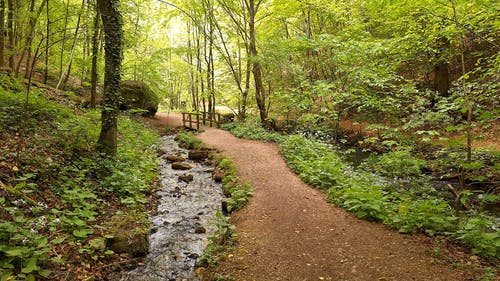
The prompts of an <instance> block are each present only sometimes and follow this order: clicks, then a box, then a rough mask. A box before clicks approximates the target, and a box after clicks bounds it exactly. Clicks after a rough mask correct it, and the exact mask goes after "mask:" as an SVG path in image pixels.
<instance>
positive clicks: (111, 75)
mask: <svg viewBox="0 0 500 281" xmlns="http://www.w3.org/2000/svg"><path fill="white" fill-rule="evenodd" d="M97 4H98V8H99V11H100V13H101V18H102V26H103V29H104V60H105V69H104V104H103V109H102V117H101V122H102V127H101V134H100V136H99V143H98V144H99V150H100V151H101V152H102V153H104V154H107V155H110V156H114V155H116V146H117V135H118V121H117V118H118V107H119V104H120V79H121V63H122V59H123V55H122V46H123V29H122V25H123V21H122V16H121V14H120V11H119V5H120V1H118V0H98V3H97Z"/></svg>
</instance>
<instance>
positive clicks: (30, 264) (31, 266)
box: [21, 257, 38, 273]
mask: <svg viewBox="0 0 500 281" xmlns="http://www.w3.org/2000/svg"><path fill="white" fill-rule="evenodd" d="M37 262H38V257H32V258H30V259H28V260H27V261H26V263H25V266H24V267H23V269H22V270H21V272H22V273H31V272H33V271H35V270H37V269H38V266H37V265H36V263H37Z"/></svg>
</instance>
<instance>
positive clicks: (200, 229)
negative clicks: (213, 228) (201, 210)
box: [194, 225, 207, 234]
mask: <svg viewBox="0 0 500 281" xmlns="http://www.w3.org/2000/svg"><path fill="white" fill-rule="evenodd" d="M205 232H207V230H206V229H205V228H204V227H203V226H201V225H197V226H196V228H195V229H194V233H196V234H202V233H205Z"/></svg>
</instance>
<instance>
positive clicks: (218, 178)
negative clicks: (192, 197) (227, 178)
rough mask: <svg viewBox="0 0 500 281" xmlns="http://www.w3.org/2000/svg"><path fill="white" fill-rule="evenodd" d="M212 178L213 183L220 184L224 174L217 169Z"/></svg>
mask: <svg viewBox="0 0 500 281" xmlns="http://www.w3.org/2000/svg"><path fill="white" fill-rule="evenodd" d="M212 178H213V179H214V181H215V182H222V179H223V178H224V173H223V172H222V171H221V170H219V169H217V170H215V171H214V173H213V175H212Z"/></svg>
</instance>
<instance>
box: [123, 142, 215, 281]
mask: <svg viewBox="0 0 500 281" xmlns="http://www.w3.org/2000/svg"><path fill="white" fill-rule="evenodd" d="M163 142H164V150H165V151H166V155H171V154H175V155H182V156H183V157H184V158H187V150H185V149H182V148H180V147H179V146H178V145H177V143H176V142H175V141H174V137H173V136H165V137H163ZM186 163H189V164H190V165H191V166H192V167H193V169H191V170H187V171H179V170H172V168H171V164H170V163H168V162H167V160H165V159H163V158H162V160H161V184H162V188H161V190H160V191H158V196H160V198H161V199H160V204H159V206H158V211H157V213H156V214H155V215H154V216H152V217H151V218H150V219H151V236H150V245H149V254H148V256H147V258H146V260H145V265H144V266H141V267H138V268H136V269H134V270H132V271H130V272H127V273H124V274H123V276H122V278H121V281H146V280H147V281H156V280H158V281H159V280H162V281H164V280H169V281H184V280H186V281H196V280H198V278H197V277H196V276H195V266H196V263H197V261H198V260H199V257H200V256H201V254H202V253H203V250H204V249H205V248H206V246H207V244H208V237H210V236H211V235H213V233H214V232H215V230H216V229H215V214H216V213H217V212H221V200H222V198H223V194H222V186H221V185H220V184H218V183H216V182H214V181H213V180H212V173H211V172H212V169H211V167H209V166H206V165H203V164H200V163H195V162H193V161H190V160H186ZM187 174H191V175H193V181H191V182H189V183H186V182H184V181H181V180H179V176H182V175H187Z"/></svg>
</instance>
